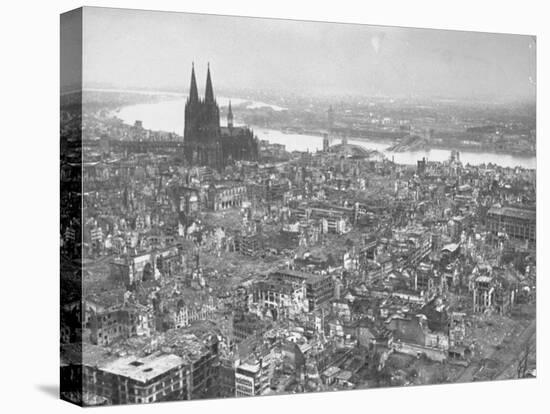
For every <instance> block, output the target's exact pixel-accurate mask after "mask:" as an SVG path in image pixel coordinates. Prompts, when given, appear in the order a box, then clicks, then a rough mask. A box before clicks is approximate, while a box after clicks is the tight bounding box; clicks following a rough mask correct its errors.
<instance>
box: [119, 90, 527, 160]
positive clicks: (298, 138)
mask: <svg viewBox="0 0 550 414" xmlns="http://www.w3.org/2000/svg"><path fill="white" fill-rule="evenodd" d="M217 101H218V103H219V104H220V106H226V105H227V102H228V101H229V100H228V98H224V97H218V98H217ZM231 102H232V104H233V105H235V106H237V105H242V104H246V105H247V107H249V108H251V107H262V106H270V107H272V108H273V109H274V110H284V108H281V107H278V106H275V105H270V104H267V103H264V102H255V101H249V100H244V99H235V98H232V99H231ZM184 107H185V100H184V99H183V98H177V99H170V100H166V101H159V102H154V103H142V104H136V105H129V106H125V107H123V108H121V109H120V111H118V112H117V113H116V116H118V117H119V118H120V119H122V120H123V121H124V122H125V123H127V124H133V123H134V122H135V121H136V120H138V119H139V120H141V121H142V122H143V127H144V128H147V129H151V130H156V131H167V132H176V133H178V134H180V135H181V134H183V127H184ZM233 112H237V113H238V109H234V111H233ZM237 117H238V116H237ZM222 124H223V121H222ZM254 132H255V134H256V135H257V136H258V138H259V139H262V140H267V141H269V142H271V143H277V144H282V145H285V146H286V149H287V151H307V150H309V151H312V152H313V151H316V150H318V149H321V148H322V145H323V142H322V137H320V136H316V135H305V134H294V133H283V132H281V131H277V130H270V129H264V128H259V127H254ZM337 142H339V141H334V142H332V144H334V143H337ZM348 142H349V143H350V144H355V145H358V146H361V147H363V148H366V149H371V150H377V151H380V152H381V153H383V154H384V155H386V156H387V157H388V158H389V159H392V157H393V159H394V161H395V162H396V163H398V164H406V165H415V164H416V162H417V161H418V160H420V159H422V158H423V157H425V158H426V159H428V160H430V161H444V160H447V159H449V156H450V153H451V151H450V150H444V149H431V150H428V151H403V152H392V151H388V150H387V149H388V148H389V147H390V145H391V143H387V142H381V141H379V140H365V139H353V138H352V137H350V138H349V139H348ZM460 160H461V161H462V163H463V164H471V165H480V164H484V163H485V164H487V163H492V164H497V165H500V166H503V167H523V168H530V169H535V168H536V166H537V162H536V158H535V157H522V156H517V155H507V154H496V153H489V152H474V151H472V152H470V151H460Z"/></svg>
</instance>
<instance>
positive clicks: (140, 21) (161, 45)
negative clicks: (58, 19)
mask: <svg viewBox="0 0 550 414" xmlns="http://www.w3.org/2000/svg"><path fill="white" fill-rule="evenodd" d="M83 16H84V17H83V84H84V87H98V86H107V87H115V88H127V89H130V88H131V89H155V90H166V89H170V90H173V89H177V90H181V92H182V93H187V91H188V87H189V77H190V71H191V63H192V62H194V64H195V70H196V72H197V81H198V84H199V92H201V91H203V90H204V83H205V79H206V67H207V63H208V62H209V63H210V68H211V71H212V79H213V83H214V89H215V90H216V88H218V89H220V88H221V89H223V88H229V89H232V90H238V89H254V90H266V91H280V92H281V93H292V92H295V93H300V94H311V95H327V94H330V95H347V94H352V95H359V96H387V97H392V96H394V97H417V98H433V97H438V98H448V99H477V98H480V99H495V100H516V99H517V100H525V99H534V97H535V91H536V41H535V37H533V36H525V35H510V34H491V33H479V32H461V31H447V30H432V29H414V28H398V27H384V26H368V25H358V24H342V23H323V22H306V21H293V20H277V19H261V18H246V17H229V16H216V15H201V14H187V13H169V12H151V11H139V10H124V9H104V8H89V7H87V8H85V9H84V14H83Z"/></svg>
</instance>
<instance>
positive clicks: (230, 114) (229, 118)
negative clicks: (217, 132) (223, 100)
mask: <svg viewBox="0 0 550 414" xmlns="http://www.w3.org/2000/svg"><path fill="white" fill-rule="evenodd" d="M227 127H228V128H229V129H233V111H232V110H231V100H230V101H229V108H228V109H227Z"/></svg>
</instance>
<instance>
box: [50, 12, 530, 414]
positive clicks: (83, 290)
mask: <svg viewBox="0 0 550 414" xmlns="http://www.w3.org/2000/svg"><path fill="white" fill-rule="evenodd" d="M495 18H498V16H496V17H495ZM535 63H536V38H535V37H534V36H528V35H515V34H495V33H481V32H460V31H449V30H433V29H419V28H405V27H384V26H369V25H359V24H346V23H330V22H312V21H294V20H280V19H265V18H251V17H235V16H218V15H202V14H189V13H171V12H156V11H140V10H124V9H108V8H93V7H85V8H81V9H77V10H74V11H70V12H67V13H65V14H63V15H62V16H61V99H60V101H61V108H60V109H61V112H60V129H61V137H60V145H61V160H60V161H61V162H60V169H61V171H60V179H61V183H60V185H61V200H60V209H61V215H60V216H61V223H60V248H61V253H60V256H61V257H60V264H61V277H60V279H61V286H60V287H61V308H60V320H61V326H60V353H61V367H60V374H61V397H62V398H63V399H65V400H67V401H70V402H73V403H76V404H79V405H83V406H94V405H117V404H146V403H154V402H159V401H180V400H195V399H212V398H235V397H251V396H264V395H282V394H296V393H313V392H326V391H343V390H358V389H370V388H378V387H400V386H415V385H430V384H446V383H461V382H473V381H496V380H503V379H517V378H528V377H535V376H536V353H537V352H536V341H535V339H536V312H535V308H536V306H535V305H536V267H537V257H536V65H535ZM365 392H366V391H365Z"/></svg>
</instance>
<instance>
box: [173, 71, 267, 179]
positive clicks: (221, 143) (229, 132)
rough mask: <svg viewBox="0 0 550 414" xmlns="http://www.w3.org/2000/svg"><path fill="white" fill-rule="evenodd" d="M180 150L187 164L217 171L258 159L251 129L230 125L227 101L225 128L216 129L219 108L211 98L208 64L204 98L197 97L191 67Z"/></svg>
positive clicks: (217, 126)
mask: <svg viewBox="0 0 550 414" xmlns="http://www.w3.org/2000/svg"><path fill="white" fill-rule="evenodd" d="M183 151H184V157H185V160H186V162H187V164H188V165H200V166H209V167H211V168H213V169H215V170H217V171H221V170H222V169H223V168H224V167H225V166H226V165H229V164H231V163H232V162H234V161H239V160H246V161H256V160H257V159H258V139H257V138H255V137H254V134H253V132H252V130H251V129H249V128H246V127H236V126H234V125H233V111H232V109H231V102H229V108H228V112H227V126H226V127H222V126H220V108H219V107H218V104H217V103H216V99H215V98H214V89H213V88H212V78H211V77H210V65H209V66H208V71H207V74H206V91H205V94H204V99H201V98H199V93H198V90H197V80H196V78H195V68H194V67H192V68H191V86H190V89H189V97H188V98H187V102H186V104H185V129H184V131H183Z"/></svg>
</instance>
